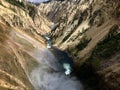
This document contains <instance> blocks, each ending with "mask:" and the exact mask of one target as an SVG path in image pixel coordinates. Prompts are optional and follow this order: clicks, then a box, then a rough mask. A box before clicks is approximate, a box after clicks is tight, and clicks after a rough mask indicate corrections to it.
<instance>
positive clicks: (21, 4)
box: [6, 0, 25, 8]
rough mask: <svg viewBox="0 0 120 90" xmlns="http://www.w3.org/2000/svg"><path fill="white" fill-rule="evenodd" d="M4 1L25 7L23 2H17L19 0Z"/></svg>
mask: <svg viewBox="0 0 120 90" xmlns="http://www.w3.org/2000/svg"><path fill="white" fill-rule="evenodd" d="M6 1H7V2H9V3H10V4H12V5H15V6H17V7H20V8H25V5H24V3H23V2H19V1H16V0H6Z"/></svg>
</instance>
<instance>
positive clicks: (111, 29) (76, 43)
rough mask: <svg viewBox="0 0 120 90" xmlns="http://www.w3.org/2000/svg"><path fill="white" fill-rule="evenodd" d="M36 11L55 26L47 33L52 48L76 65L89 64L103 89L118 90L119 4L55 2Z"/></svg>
mask: <svg viewBox="0 0 120 90" xmlns="http://www.w3.org/2000/svg"><path fill="white" fill-rule="evenodd" d="M39 9H40V10H41V12H43V13H44V14H45V15H46V16H47V17H48V18H49V19H50V20H51V21H52V22H54V25H56V24H58V26H57V28H55V30H53V31H52V32H51V35H52V41H53V43H54V45H55V46H57V47H59V48H60V49H62V50H65V51H66V52H68V53H69V55H70V56H72V57H73V58H74V62H75V63H76V65H78V66H81V65H84V64H86V63H87V64H90V66H92V67H93V68H94V69H95V70H96V71H95V72H97V73H98V74H99V75H100V76H101V77H102V80H101V81H103V82H104V85H105V88H104V89H107V90H110V89H113V90H114V89H116V90H119V89H120V87H119V83H120V81H119V79H120V72H119V70H120V67H119V64H120V63H119V58H117V57H119V56H120V53H119V49H120V45H119V44H120V1H119V0H101V1H99V0H69V1H68V0H64V1H56V0H55V1H51V2H49V3H41V4H40V5H39ZM103 87H104V86H103Z"/></svg>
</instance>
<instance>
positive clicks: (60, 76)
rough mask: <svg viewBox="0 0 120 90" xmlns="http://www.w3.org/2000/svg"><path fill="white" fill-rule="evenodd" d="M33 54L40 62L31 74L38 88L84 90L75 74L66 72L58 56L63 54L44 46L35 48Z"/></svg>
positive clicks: (31, 79)
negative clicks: (67, 74)
mask: <svg viewBox="0 0 120 90" xmlns="http://www.w3.org/2000/svg"><path fill="white" fill-rule="evenodd" d="M56 54H57V53H56ZM32 56H34V58H35V59H36V60H37V61H38V62H39V66H37V67H36V68H35V69H34V70H32V72H31V74H30V81H31V83H32V84H33V86H34V87H35V89H36V90H83V86H82V84H81V83H80V81H79V80H77V78H76V77H75V76H66V75H65V74H64V70H63V67H62V65H61V64H60V63H59V60H58V58H57V57H61V56H59V55H55V53H54V54H53V51H52V50H50V49H47V48H44V47H42V46H40V47H39V48H37V49H36V50H34V53H33V55H32ZM55 56H57V57H55Z"/></svg>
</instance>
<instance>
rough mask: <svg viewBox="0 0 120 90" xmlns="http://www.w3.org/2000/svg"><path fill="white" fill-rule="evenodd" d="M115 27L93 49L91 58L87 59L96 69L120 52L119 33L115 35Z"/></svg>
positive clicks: (116, 27)
mask: <svg viewBox="0 0 120 90" xmlns="http://www.w3.org/2000/svg"><path fill="white" fill-rule="evenodd" d="M117 29H118V26H117V25H114V26H113V27H112V28H111V29H110V32H109V34H108V36H107V37H106V38H105V39H104V40H103V41H101V42H99V43H98V44H97V46H96V47H95V48H94V50H93V52H92V55H91V57H90V58H89V59H88V61H89V62H90V63H92V65H93V66H94V67H96V68H97V67H98V66H99V65H100V62H101V61H103V60H105V59H108V58H110V57H112V56H113V55H115V54H116V53H117V52H118V51H119V50H120V33H117V32H116V30H117Z"/></svg>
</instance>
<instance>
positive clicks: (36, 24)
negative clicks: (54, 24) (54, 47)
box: [0, 0, 51, 90]
mask: <svg viewBox="0 0 120 90" xmlns="http://www.w3.org/2000/svg"><path fill="white" fill-rule="evenodd" d="M50 25H51V22H50V21H49V20H48V19H46V18H45V16H42V15H41V14H40V12H39V9H38V8H37V7H36V6H35V5H33V4H30V3H27V2H25V1H22V2H21V1H20V0H19V1H17V0H16V1H15V0H0V77H1V78H0V90H8V89H10V90H34V88H33V85H32V84H31V82H30V78H29V74H30V72H31V70H32V69H33V68H34V67H36V66H37V65H38V62H37V61H36V59H35V58H33V56H32V53H33V50H35V49H36V48H38V47H40V46H41V47H44V45H45V40H44V38H43V37H42V35H43V34H45V33H47V32H49V31H50V28H49V26H50Z"/></svg>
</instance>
